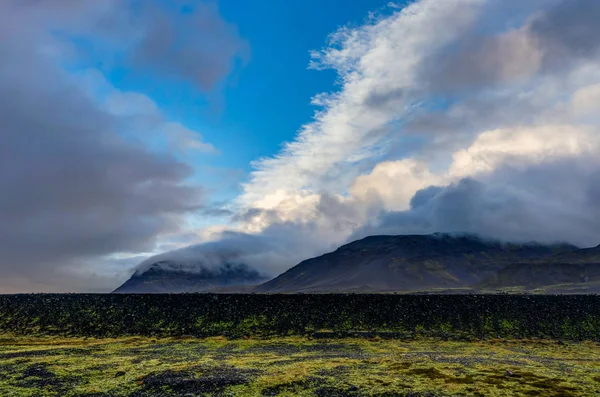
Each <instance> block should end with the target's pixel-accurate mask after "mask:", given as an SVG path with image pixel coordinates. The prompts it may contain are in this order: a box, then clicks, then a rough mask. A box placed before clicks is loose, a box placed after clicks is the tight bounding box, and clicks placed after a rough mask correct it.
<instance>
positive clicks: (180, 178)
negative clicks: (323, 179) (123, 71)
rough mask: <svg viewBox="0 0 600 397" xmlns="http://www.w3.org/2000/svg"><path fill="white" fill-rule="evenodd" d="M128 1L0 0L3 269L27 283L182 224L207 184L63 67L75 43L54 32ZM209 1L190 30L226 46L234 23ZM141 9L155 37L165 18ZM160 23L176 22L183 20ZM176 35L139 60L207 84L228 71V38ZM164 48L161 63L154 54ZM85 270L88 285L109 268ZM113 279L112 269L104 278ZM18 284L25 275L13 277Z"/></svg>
mask: <svg viewBox="0 0 600 397" xmlns="http://www.w3.org/2000/svg"><path fill="white" fill-rule="evenodd" d="M128 4H129V3H127V4H125V2H114V1H98V2H93V3H92V2H85V5H84V2H75V1H66V0H55V1H43V2H42V1H26V2H23V1H12V0H9V1H7V2H2V3H1V4H0V36H1V37H2V40H0V59H2V62H1V63H0V252H1V258H0V280H8V281H7V282H8V283H19V282H20V281H18V280H22V281H21V282H23V284H22V285H23V288H25V289H27V288H34V287H31V286H33V285H35V286H36V287H35V288H38V287H39V286H40V285H43V281H44V280H48V289H50V290H56V289H57V288H58V289H59V290H60V289H61V288H63V289H66V290H73V285H69V277H70V275H69V274H67V273H64V272H66V271H69V272H71V270H73V269H75V267H74V266H76V265H77V264H85V265H87V266H91V267H93V265H94V263H96V262H97V263H100V264H102V263H103V262H102V260H100V259H98V260H96V261H95V260H94V258H97V257H99V256H102V255H106V254H111V253H115V252H144V251H147V250H151V249H153V248H154V244H155V240H156V238H157V237H158V236H160V235H161V234H163V233H166V232H172V231H176V230H178V229H179V225H180V223H181V222H182V218H181V217H182V216H183V215H184V214H186V213H189V212H190V211H194V210H196V209H198V208H200V207H201V191H200V189H199V188H197V187H194V186H189V185H187V183H186V181H185V180H186V178H187V177H189V176H190V175H191V174H192V172H193V170H192V169H191V168H190V167H189V166H188V165H187V164H185V163H182V162H179V161H177V160H175V159H174V158H173V157H171V156H169V155H166V154H158V153H155V152H150V151H149V150H147V149H146V148H145V146H144V145H143V144H141V143H140V142H137V141H133V140H126V139H124V138H122V135H120V133H119V132H120V131H122V127H123V125H124V122H123V120H122V119H120V118H119V117H117V116H115V115H113V114H110V113H108V112H107V111H106V110H105V109H104V108H102V107H101V106H99V104H97V103H96V102H95V101H94V100H93V99H92V98H91V97H90V96H89V95H88V94H87V93H86V91H85V90H83V89H82V87H80V86H78V84H80V83H81V82H80V81H77V80H73V77H72V76H70V75H68V74H67V73H65V72H64V70H63V69H61V67H60V64H61V61H63V60H64V59H70V58H69V57H72V56H73V55H74V54H73V53H72V52H70V46H69V43H65V42H60V41H58V40H57V39H56V36H55V35H54V33H55V32H57V31H61V30H63V31H65V32H69V33H71V34H73V35H78V34H85V35H90V34H96V33H98V34H103V31H102V29H101V26H100V22H99V21H100V20H101V19H102V18H104V20H105V21H108V20H112V21H113V24H116V25H118V26H122V25H119V24H120V23H121V22H122V21H121V20H119V21H117V19H119V18H121V19H123V18H124V17H123V15H122V14H124V13H127V12H130V10H128V9H127V6H128ZM143 4H147V3H146V2H144V3H143ZM142 7H145V5H143V6H142ZM207 10H209V11H210V13H208V12H207V13H205V14H203V15H202V16H201V17H200V16H198V17H196V19H195V21H196V25H193V26H191V27H190V30H189V33H190V34H193V33H194V31H195V30H194V29H193V28H194V26H196V27H198V28H199V31H198V33H199V37H197V39H195V40H198V42H201V41H202V40H203V39H207V40H213V39H215V40H216V41H215V42H216V43H221V44H222V46H223V47H227V46H226V45H224V44H223V43H224V42H223V41H219V40H218V37H220V35H221V34H225V33H226V34H228V35H229V36H231V34H232V33H231V32H228V31H227V29H225V28H223V24H224V22H223V21H221V20H220V19H219V18H218V14H215V11H214V10H213V9H212V8H210V7H208V8H207ZM131 12H132V11H131ZM117 17H119V18H117ZM163 17H164V18H167V17H168V16H163ZM144 18H146V20H144V22H143V23H141V24H138V23H137V22H136V23H135V24H133V25H132V26H135V27H139V26H142V27H143V29H142V30H141V32H142V33H143V34H142V36H143V37H144V38H143V39H142V43H145V42H146V41H147V40H150V39H149V38H146V36H147V37H150V36H151V33H149V32H152V29H162V28H159V27H155V26H154V24H153V23H154V21H153V20H152V18H151V17H145V16H144ZM190 18H191V17H190ZM212 18H216V19H217V20H215V21H212V22H211V19H212ZM123 20H126V18H124V19H123ZM115 21H117V22H118V23H117V22H115ZM164 23H166V24H167V25H166V26H167V27H168V28H167V29H170V28H173V27H174V26H176V25H177V23H178V22H177V21H168V22H164ZM125 27H126V26H125ZM122 31H124V30H122ZM119 32H120V31H119V30H117V31H116V32H115V31H113V32H111V34H112V35H115V34H118V33H119ZM156 34H158V33H156ZM211 35H212V36H211ZM229 36H228V37H229ZM122 39H123V40H124V41H127V40H128V37H123V38H122ZM223 40H224V41H225V42H226V41H228V40H229V38H225V39H223ZM181 44H183V45H184V47H182V49H181V50H180V51H175V52H173V50H172V49H170V48H169V47H168V46H167V47H161V48H159V50H158V51H157V52H156V53H153V54H146V55H144V62H146V64H147V66H148V67H155V69H156V71H157V72H158V71H167V70H164V69H163V68H168V69H169V70H168V71H169V72H171V73H173V74H176V75H178V77H179V78H181V79H193V82H194V83H197V84H198V85H199V86H201V87H203V88H209V87H208V86H210V85H212V84H214V83H215V82H216V81H218V80H219V79H221V78H223V77H224V76H225V75H226V74H227V73H228V72H229V70H230V69H228V68H227V67H224V66H223V59H226V58H227V59H229V58H231V51H230V50H229V49H227V48H225V49H223V48H219V49H218V50H215V51H216V52H214V51H212V50H207V51H204V50H202V51H200V50H198V49H197V48H196V49H195V50H194V49H192V50H188V49H185V47H186V46H187V45H192V47H193V44H194V43H181ZM169 45H173V46H175V43H170V44H169ZM196 50H198V51H200V52H194V51H196ZM222 50H223V51H224V52H222ZM144 51H146V50H144ZM144 51H142V50H140V54H142V53H144V54H145V52H144ZM148 51H149V49H148ZM186 51H190V52H186ZM228 51H229V52H228ZM65 57H67V58H65ZM163 57H164V58H165V61H163V64H161V65H152V63H153V62H154V61H157V60H158V59H159V58H163ZM213 61H214V62H213ZM180 63H181V64H182V65H181V67H179V66H177V65H179V64H180ZM183 64H185V65H183ZM185 68H189V69H185ZM192 69H193V70H192ZM217 70H218V72H217ZM70 267H71V270H68V269H69V268H70ZM73 271H75V270H73ZM78 271H79V275H77V276H75V275H73V280H77V284H76V289H79V290H80V289H82V288H85V283H86V281H85V280H88V281H89V283H90V285H88V287H89V288H94V289H95V288H97V287H98V286H97V285H95V283H97V280H100V281H98V283H102V282H103V281H102V280H105V277H104V276H98V277H95V278H94V277H88V278H86V277H87V276H85V274H84V273H85V272H81V269H79V270H78ZM88 276H89V275H88ZM23 280H25V281H23ZM40 280H41V281H40ZM61 280H62V281H61ZM52 283H54V284H52ZM61 283H62V284H61ZM113 283H114V281H113V280H112V279H111V284H110V285H106V287H108V288H111V287H113V285H112V284H113ZM50 284H52V285H50ZM58 284H60V286H59V287H57V285H58ZM92 284H94V285H92ZM15 289H18V285H12V286H11V290H13V291H14V290H15ZM2 290H3V285H2V283H0V291H2Z"/></svg>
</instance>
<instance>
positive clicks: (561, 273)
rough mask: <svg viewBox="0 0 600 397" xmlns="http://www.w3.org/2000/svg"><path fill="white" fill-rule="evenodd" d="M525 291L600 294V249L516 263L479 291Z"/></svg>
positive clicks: (490, 279)
mask: <svg viewBox="0 0 600 397" xmlns="http://www.w3.org/2000/svg"><path fill="white" fill-rule="evenodd" d="M509 287H521V288H522V289H524V290H534V289H539V290H543V291H544V292H549V293H550V292H552V293H557V292H565V293H567V292H569V293H573V292H588V293H591V292H596V293H597V292H600V246H598V247H594V248H585V249H580V250H575V251H571V252H565V253H561V254H557V255H552V256H550V257H546V258H542V259H538V260H534V261H531V262H525V263H515V264H512V265H509V266H506V267H505V268H503V269H501V270H500V271H499V272H498V273H496V274H494V275H492V276H490V277H489V278H487V279H485V280H483V281H482V282H481V283H480V284H479V285H478V288H482V289H503V288H509Z"/></svg>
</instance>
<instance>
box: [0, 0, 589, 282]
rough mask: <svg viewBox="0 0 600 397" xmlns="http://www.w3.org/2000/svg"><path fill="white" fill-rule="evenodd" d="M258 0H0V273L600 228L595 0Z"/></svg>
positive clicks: (266, 257)
mask: <svg viewBox="0 0 600 397" xmlns="http://www.w3.org/2000/svg"><path fill="white" fill-rule="evenodd" d="M254 3H255V4H252V2H242V1H239V0H221V1H218V2H217V1H186V0H171V1H167V0H150V1H141V0H98V1H94V2H80V1H75V0H44V1H42V0H29V1H22V0H7V1H3V2H0V35H1V36H2V37H4V38H7V39H5V40H2V41H0V59H2V62H1V63H0V120H1V123H0V192H1V194H0V252H1V253H2V256H1V258H0V293H13V292H108V291H111V290H113V289H114V288H116V287H117V286H118V285H119V284H120V283H122V282H123V281H125V280H126V279H127V278H128V277H129V276H130V275H131V274H132V273H133V272H134V271H135V270H136V269H137V270H138V271H139V270H140V269H143V268H144V266H147V265H148V264H151V263H153V262H156V261H157V260H159V259H161V260H163V259H170V260H173V261H176V262H179V263H181V264H182V266H184V267H186V268H188V269H189V270H190V271H193V270H194V269H196V268H197V266H198V264H199V263H200V264H202V266H218V265H219V264H220V263H222V262H223V261H239V262H244V263H247V264H249V265H251V266H253V267H255V268H257V269H259V270H260V271H261V272H263V273H265V274H266V275H276V274H278V273H280V272H282V271H284V270H286V269H287V268H289V267H291V266H293V265H295V264H297V263H298V262H299V261H301V260H303V259H306V258H308V257H311V256H315V255H319V254H322V253H325V252H327V251H330V250H332V249H335V248H336V247H337V246H339V245H341V244H344V243H346V242H349V241H352V240H355V239H358V238H362V237H365V236H367V235H373V234H405V233H433V232H466V233H475V234H479V235H481V236H483V237H487V238H494V239H501V240H507V241H508V240H509V241H539V242H557V241H563V242H569V243H573V244H576V245H579V246H582V247H584V246H595V245H598V244H600V221H599V219H600V112H599V111H598V110H599V109H600V66H599V65H600V63H599V62H598V61H600V39H598V37H600V25H598V24H597V23H596V22H597V21H598V20H599V19H600V3H599V2H597V1H595V0H530V1H527V2H523V1H520V0H416V1H411V2H396V3H394V2H387V1H376V0H372V1H366V0H357V1H354V2H340V1H338V0H321V1H318V2H317V1H316V0H308V1H304V2H284V1H272V2H254ZM296 3H298V4H296Z"/></svg>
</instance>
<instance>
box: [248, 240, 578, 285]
mask: <svg viewBox="0 0 600 397" xmlns="http://www.w3.org/2000/svg"><path fill="white" fill-rule="evenodd" d="M576 249H577V247H574V246H571V245H566V244H562V245H541V244H534V243H532V244H505V243H499V242H490V241H485V240H482V239H479V238H477V237H473V236H452V235H446V234H434V235H406V236H371V237H367V238H364V239H362V240H358V241H355V242H352V243H350V244H347V245H344V246H342V247H340V248H338V249H337V250H336V251H334V252H331V253H328V254H325V255H323V256H320V257H317V258H312V259H308V260H306V261H304V262H301V263H300V264H298V265H297V266H295V267H293V268H291V269H289V270H288V271H286V272H285V273H283V274H281V275H280V276H278V277H276V278H275V279H273V280H271V281H268V282H266V283H264V284H262V285H260V286H258V287H257V288H255V289H254V291H256V292H350V291H356V292H361V291H362V292H368V291H417V290H425V289H431V288H460V287H467V286H472V285H474V284H476V283H478V282H480V281H481V280H483V279H485V278H487V277H490V276H492V275H494V274H495V273H497V272H498V271H499V270H500V269H502V268H504V267H505V266H507V265H509V264H511V263H515V262H522V261H529V260H536V259H540V258H545V257H549V256H552V255H555V254H561V253H568V252H571V251H574V250H576Z"/></svg>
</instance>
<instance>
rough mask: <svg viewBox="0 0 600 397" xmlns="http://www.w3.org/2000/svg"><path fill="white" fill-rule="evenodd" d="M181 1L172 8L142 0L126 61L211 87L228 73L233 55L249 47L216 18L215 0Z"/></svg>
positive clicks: (242, 55) (242, 56)
mask: <svg viewBox="0 0 600 397" xmlns="http://www.w3.org/2000/svg"><path fill="white" fill-rule="evenodd" d="M181 3H182V4H180V7H179V9H175V10H168V9H165V8H163V7H153V6H151V5H148V3H146V2H145V3H144V5H142V7H143V13H142V16H141V18H143V20H142V21H141V23H142V24H144V25H146V27H145V29H144V31H145V32H144V36H143V38H142V40H141V41H140V42H139V43H138V44H137V45H136V46H135V47H134V49H133V51H131V52H130V53H129V55H128V58H129V61H130V62H131V64H132V65H133V66H134V67H136V68H139V69H148V70H150V71H152V72H155V73H160V74H161V75H162V76H169V77H172V78H176V79H180V80H181V79H183V80H189V81H192V82H194V83H195V84H197V85H198V86H199V87H200V88H202V89H204V90H211V89H213V88H214V85H215V84H216V83H218V82H219V81H221V80H222V79H223V78H225V77H226V76H228V75H229V74H230V72H231V71H232V69H233V67H234V62H235V61H236V60H237V61H238V62H242V63H245V62H246V61H247V58H248V55H249V46H248V44H247V42H245V41H244V40H242V39H241V38H240V37H239V35H238V33H237V29H236V28H235V26H233V25H230V24H228V23H226V22H225V21H223V20H222V19H221V18H220V16H219V12H218V10H217V7H216V4H214V3H201V2H181ZM182 7H185V13H183V14H181V9H182ZM173 14H175V15H173Z"/></svg>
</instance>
